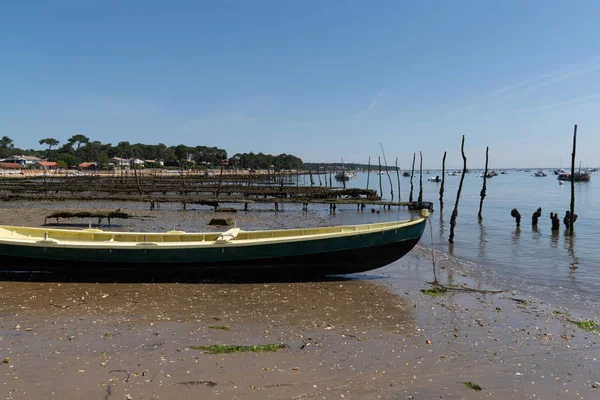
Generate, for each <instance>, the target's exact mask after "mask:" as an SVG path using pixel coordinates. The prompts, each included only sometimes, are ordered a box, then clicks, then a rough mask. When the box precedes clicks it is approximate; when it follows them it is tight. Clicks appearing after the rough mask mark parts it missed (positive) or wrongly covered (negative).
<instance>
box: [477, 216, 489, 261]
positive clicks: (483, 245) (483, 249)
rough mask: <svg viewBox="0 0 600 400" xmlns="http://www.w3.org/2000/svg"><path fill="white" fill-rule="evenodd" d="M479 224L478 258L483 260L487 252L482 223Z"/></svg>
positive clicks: (485, 234)
mask: <svg viewBox="0 0 600 400" xmlns="http://www.w3.org/2000/svg"><path fill="white" fill-rule="evenodd" d="M478 222H479V257H481V258H484V257H485V254H486V252H487V232H486V230H485V227H484V226H483V223H482V222H481V221H478Z"/></svg>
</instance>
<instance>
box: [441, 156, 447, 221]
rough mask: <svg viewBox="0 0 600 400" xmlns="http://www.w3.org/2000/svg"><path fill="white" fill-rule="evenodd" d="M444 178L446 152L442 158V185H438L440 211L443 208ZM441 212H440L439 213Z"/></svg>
mask: <svg viewBox="0 0 600 400" xmlns="http://www.w3.org/2000/svg"><path fill="white" fill-rule="evenodd" d="M445 180H446V152H444V158H443V159H442V185H441V186H440V211H442V209H443V208H444V183H445ZM440 214H441V213H440Z"/></svg>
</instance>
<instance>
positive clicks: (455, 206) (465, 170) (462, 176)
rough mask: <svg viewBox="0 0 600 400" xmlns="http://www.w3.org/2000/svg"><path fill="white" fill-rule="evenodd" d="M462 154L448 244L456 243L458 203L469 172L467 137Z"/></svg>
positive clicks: (461, 149) (463, 142) (463, 141)
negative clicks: (466, 152) (460, 172)
mask: <svg viewBox="0 0 600 400" xmlns="http://www.w3.org/2000/svg"><path fill="white" fill-rule="evenodd" d="M460 152H461V154H462V158H463V172H462V174H461V176H460V183H459V184H458V192H456V202H455V203H454V211H452V216H451V217H450V237H449V238H448V242H450V243H454V227H455V226H456V217H458V201H459V200H460V192H461V191H462V185H463V181H464V180H465V175H466V172H467V157H466V156H465V135H463V137H462V144H461V146H460Z"/></svg>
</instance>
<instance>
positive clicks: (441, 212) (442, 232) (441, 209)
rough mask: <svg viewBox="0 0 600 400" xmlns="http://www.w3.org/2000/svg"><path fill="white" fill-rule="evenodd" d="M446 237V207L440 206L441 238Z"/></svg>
mask: <svg viewBox="0 0 600 400" xmlns="http://www.w3.org/2000/svg"><path fill="white" fill-rule="evenodd" d="M443 238H444V209H443V208H440V239H443Z"/></svg>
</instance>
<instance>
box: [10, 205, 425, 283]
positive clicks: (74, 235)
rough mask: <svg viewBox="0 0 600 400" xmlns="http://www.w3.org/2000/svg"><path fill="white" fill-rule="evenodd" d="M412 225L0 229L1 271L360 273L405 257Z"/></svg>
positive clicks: (414, 230) (418, 229)
mask: <svg viewBox="0 0 600 400" xmlns="http://www.w3.org/2000/svg"><path fill="white" fill-rule="evenodd" d="M423 215H424V216H423V217H420V218H417V219H413V220H411V221H400V222H383V223H376V224H366V225H351V226H336V227H327V228H307V229H289V230H267V231H242V230H241V229H239V228H233V229H230V230H228V231H226V232H223V233H186V232H182V231H170V232H165V233H131V232H108V231H102V230H100V229H84V230H68V229H46V228H27V227H17V226H0V270H3V271H15V270H28V271H62V272H65V271H73V272H76V273H79V274H86V273H90V274H92V273H94V272H96V271H105V272H106V271H115V270H116V271H130V270H151V271H154V272H157V271H171V270H182V271H184V272H193V273H194V274H200V275H218V276H240V275H241V276H253V275H254V274H255V273H261V272H265V273H268V274H270V275H273V274H275V275H304V276H322V275H330V274H347V273H355V272H363V271H368V270H372V269H376V268H379V267H382V266H384V265H387V264H389V263H391V262H393V261H395V260H397V259H399V258H401V257H402V256H404V255H405V254H406V253H408V252H409V251H410V250H411V249H412V248H413V247H414V246H415V245H416V244H417V242H418V241H419V239H420V238H421V235H422V234H423V230H424V229H425V223H426V220H427V218H426V216H425V215H428V212H427V211H424V214H423Z"/></svg>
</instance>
